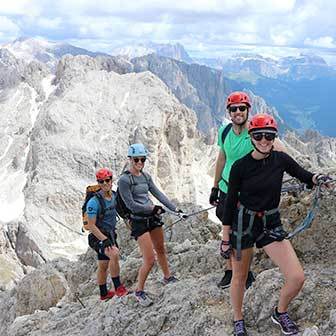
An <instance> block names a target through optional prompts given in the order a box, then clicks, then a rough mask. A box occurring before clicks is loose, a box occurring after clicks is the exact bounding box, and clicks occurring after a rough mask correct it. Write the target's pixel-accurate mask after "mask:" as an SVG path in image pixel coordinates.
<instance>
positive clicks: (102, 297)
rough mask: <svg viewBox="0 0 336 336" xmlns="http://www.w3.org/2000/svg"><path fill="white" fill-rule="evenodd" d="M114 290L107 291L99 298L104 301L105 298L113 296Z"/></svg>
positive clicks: (108, 298)
mask: <svg viewBox="0 0 336 336" xmlns="http://www.w3.org/2000/svg"><path fill="white" fill-rule="evenodd" d="M114 294H115V292H114V291H108V292H107V294H106V295H104V296H100V300H102V301H105V300H110V299H112V298H113V296H114Z"/></svg>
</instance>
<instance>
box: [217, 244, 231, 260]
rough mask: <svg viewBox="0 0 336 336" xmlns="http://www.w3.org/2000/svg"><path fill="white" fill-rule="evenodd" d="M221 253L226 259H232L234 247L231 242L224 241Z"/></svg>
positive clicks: (220, 248) (220, 247)
mask: <svg viewBox="0 0 336 336" xmlns="http://www.w3.org/2000/svg"><path fill="white" fill-rule="evenodd" d="M219 252H220V255H221V256H222V257H223V258H224V259H230V255H231V252H232V246H231V244H230V241H228V240H222V241H221V243H220V246H219Z"/></svg>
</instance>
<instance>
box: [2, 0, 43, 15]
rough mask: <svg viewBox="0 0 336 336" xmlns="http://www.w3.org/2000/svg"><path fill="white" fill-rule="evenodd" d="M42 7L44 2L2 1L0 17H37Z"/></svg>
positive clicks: (24, 0) (31, 0)
mask: <svg viewBox="0 0 336 336" xmlns="http://www.w3.org/2000/svg"><path fill="white" fill-rule="evenodd" d="M42 7H43V3H42V1H37V0H0V15H31V16H37V15H39V14H40V13H41V10H42Z"/></svg>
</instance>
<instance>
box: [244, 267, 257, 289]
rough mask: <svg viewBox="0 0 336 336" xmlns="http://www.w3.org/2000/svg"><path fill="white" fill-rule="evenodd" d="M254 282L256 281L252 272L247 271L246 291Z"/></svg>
mask: <svg viewBox="0 0 336 336" xmlns="http://www.w3.org/2000/svg"><path fill="white" fill-rule="evenodd" d="M255 280H256V279H255V277H254V274H253V272H251V271H249V272H248V274H247V279H246V284H245V288H246V289H248V288H250V287H251V286H252V284H253V282H254V281H255Z"/></svg>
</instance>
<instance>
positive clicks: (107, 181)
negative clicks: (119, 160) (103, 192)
mask: <svg viewBox="0 0 336 336" xmlns="http://www.w3.org/2000/svg"><path fill="white" fill-rule="evenodd" d="M111 180H112V177H110V178H108V179H106V180H97V182H98V183H100V184H104V183H109V182H110V181H111Z"/></svg>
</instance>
